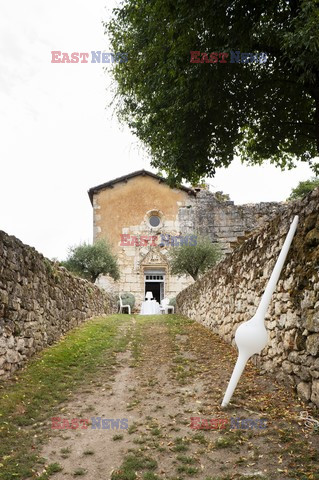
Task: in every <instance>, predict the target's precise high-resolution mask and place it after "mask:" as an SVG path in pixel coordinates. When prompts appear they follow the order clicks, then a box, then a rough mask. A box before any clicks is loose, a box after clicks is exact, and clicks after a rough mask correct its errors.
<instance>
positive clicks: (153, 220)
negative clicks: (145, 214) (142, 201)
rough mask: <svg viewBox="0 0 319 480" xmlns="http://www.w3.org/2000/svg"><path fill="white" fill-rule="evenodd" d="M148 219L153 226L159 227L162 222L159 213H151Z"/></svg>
mask: <svg viewBox="0 0 319 480" xmlns="http://www.w3.org/2000/svg"><path fill="white" fill-rule="evenodd" d="M148 221H149V224H150V225H151V227H158V226H159V224H160V223H161V219H160V217H159V216H158V215H151V216H150V218H149V219H148Z"/></svg>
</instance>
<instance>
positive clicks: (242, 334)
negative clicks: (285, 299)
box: [222, 215, 298, 407]
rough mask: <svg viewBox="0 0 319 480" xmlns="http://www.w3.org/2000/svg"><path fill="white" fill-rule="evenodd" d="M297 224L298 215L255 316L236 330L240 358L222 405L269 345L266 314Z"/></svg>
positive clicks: (223, 405) (227, 401)
mask: <svg viewBox="0 0 319 480" xmlns="http://www.w3.org/2000/svg"><path fill="white" fill-rule="evenodd" d="M297 224H298V216H297V215H296V216H295V218H294V220H293V222H292V224H291V226H290V229H289V232H288V234H287V237H286V240H285V243H284V244H283V246H282V249H281V252H280V255H279V257H278V260H277V262H276V265H275V267H274V270H273V272H272V274H271V277H270V279H269V282H268V285H267V287H266V290H265V291H264V294H263V296H262V299H261V301H260V304H259V307H258V309H257V312H256V313H255V315H254V316H253V318H251V319H250V320H248V322H245V323H242V324H241V325H239V327H238V328H237V330H236V334H235V342H236V345H237V348H238V358H237V362H236V365H235V368H234V371H233V374H232V376H231V379H230V381H229V384H228V387H227V390H226V393H225V396H224V399H223V401H222V407H226V406H227V405H228V403H229V402H230V399H231V397H232V395H233V393H234V390H235V388H236V386H237V383H238V381H239V379H240V376H241V374H242V373H243V371H244V368H245V365H246V363H247V361H248V359H249V358H250V357H251V356H252V355H254V354H255V353H260V352H261V350H262V349H263V348H264V347H265V346H266V345H267V342H268V333H267V330H266V328H265V321H264V320H265V315H266V313H267V309H268V306H269V303H270V300H271V296H272V294H273V292H274V290H275V288H276V285H277V282H278V279H279V277H280V273H281V270H282V267H283V265H284V263H285V260H286V257H287V254H288V251H289V248H290V245H291V242H292V239H293V237H294V234H295V231H296V228H297Z"/></svg>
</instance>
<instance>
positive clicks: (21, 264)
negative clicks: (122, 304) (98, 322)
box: [0, 231, 115, 378]
mask: <svg viewBox="0 0 319 480" xmlns="http://www.w3.org/2000/svg"><path fill="white" fill-rule="evenodd" d="M113 302H114V300H112V299H111V297H110V296H109V295H108V294H106V293H105V292H102V291H101V290H100V289H99V288H98V287H96V286H94V285H93V284H92V283H90V282H88V281H86V280H82V279H80V278H76V277H74V276H73V275H71V274H70V273H69V272H67V271H66V270H65V269H64V268H60V267H57V266H56V265H55V264H54V263H53V262H51V261H50V260H48V259H46V258H44V257H43V256H42V255H41V254H39V253H38V252H37V251H36V250H35V249H34V248H31V247H29V246H27V245H24V244H23V243H22V242H21V241H20V240H18V239H17V238H15V237H12V236H9V235H7V234H6V233H4V232H2V231H0V378H1V377H2V378H6V377H9V376H10V375H11V374H12V373H13V372H14V371H15V370H16V369H17V368H18V367H21V366H22V365H24V364H25V363H26V361H27V360H28V358H29V357H31V356H32V355H33V354H34V353H35V352H37V351H40V350H42V349H43V348H44V347H46V346H47V345H50V344H51V343H53V342H54V341H56V340H58V339H59V338H60V336H61V335H63V334H64V333H65V332H67V331H68V330H70V329H71V328H73V327H75V326H76V325H79V324H80V323H82V322H83V321H85V320H86V319H88V318H90V317H92V316H94V315H100V314H106V313H111V312H112V311H113V310H114V308H115V304H114V303H113Z"/></svg>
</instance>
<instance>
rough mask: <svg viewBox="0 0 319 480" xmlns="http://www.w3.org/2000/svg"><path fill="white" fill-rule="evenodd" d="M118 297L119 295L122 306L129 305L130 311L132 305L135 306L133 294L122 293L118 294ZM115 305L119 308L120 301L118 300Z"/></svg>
mask: <svg viewBox="0 0 319 480" xmlns="http://www.w3.org/2000/svg"><path fill="white" fill-rule="evenodd" d="M120 295H121V299H122V302H123V305H129V306H130V307H131V311H132V310H133V308H134V305H135V297H134V295H133V293H130V292H124V293H120ZM117 304H118V307H119V306H120V301H119V300H118V302H117Z"/></svg>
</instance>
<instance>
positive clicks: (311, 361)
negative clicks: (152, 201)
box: [177, 189, 319, 406]
mask: <svg viewBox="0 0 319 480" xmlns="http://www.w3.org/2000/svg"><path fill="white" fill-rule="evenodd" d="M296 214H298V215H299V225H298V228H297V231H296V235H295V238H294V240H293V243H292V246H291V249H290V252H289V255H288V257H287V260H286V263H285V265H284V268H283V271H282V273H281V277H280V280H279V282H278V284H277V288H276V291H275V293H274V294H273V296H272V301H271V304H270V306H269V309H268V313H267V316H266V326H267V329H268V332H269V343H268V346H267V347H266V348H265V349H264V350H263V351H262V354H261V355H255V356H254V357H253V361H254V363H255V364H257V365H258V366H259V367H260V368H261V370H263V371H269V372H273V373H274V374H275V375H276V376H277V377H278V379H279V380H281V381H284V382H286V383H289V384H291V385H294V386H295V387H296V388H297V391H298V393H299V395H300V396H301V397H302V398H303V399H304V400H306V401H309V400H310V401H311V402H313V403H314V404H315V405H317V406H319V189H317V190H315V191H314V192H312V193H311V194H310V195H308V196H307V197H306V198H305V199H303V200H299V201H297V202H294V203H292V204H290V205H289V207H288V208H286V209H285V210H284V211H283V212H282V213H281V215H278V216H276V217H274V218H273V219H272V220H271V221H270V222H269V223H268V224H266V225H265V226H264V227H261V228H259V229H258V230H256V231H255V232H254V233H253V234H252V235H251V236H250V237H249V238H248V239H247V240H246V241H245V242H244V243H243V244H241V245H240V246H238V247H237V248H236V249H235V250H234V251H233V252H232V254H230V255H228V256H227V257H226V258H225V259H224V260H223V261H222V262H220V263H219V264H218V265H217V266H216V267H215V268H213V269H212V270H210V271H209V272H208V273H207V274H206V275H204V276H203V277H202V278H201V279H199V280H198V281H197V282H195V283H194V284H193V285H191V286H189V287H188V288H186V289H185V290H183V291H182V292H181V293H180V294H179V295H178V296H177V311H178V313H180V314H184V315H186V316H188V317H190V318H192V319H194V320H196V321H198V322H200V323H202V324H204V325H205V326H207V327H208V328H210V329H212V330H213V331H214V332H216V333H218V334H219V335H221V336H222V337H223V338H224V339H225V340H226V341H228V342H233V344H234V334H235V331H236V329H237V327H238V325H239V324H240V323H241V322H244V321H247V320H249V319H250V318H251V317H252V316H253V315H254V314H255V312H256V309H257V306H258V305H259V302H260V299H261V296H262V293H263V291H264V289H265V286H266V284H267V282H268V280H269V277H270V275H271V272H272V270H273V267H274V265H275V262H276V260H277V258H278V255H279V253H280V250H281V247H282V244H283V242H284V240H285V237H286V233H287V231H288V229H289V225H290V223H291V221H292V219H293V217H294V215H296Z"/></svg>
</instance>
